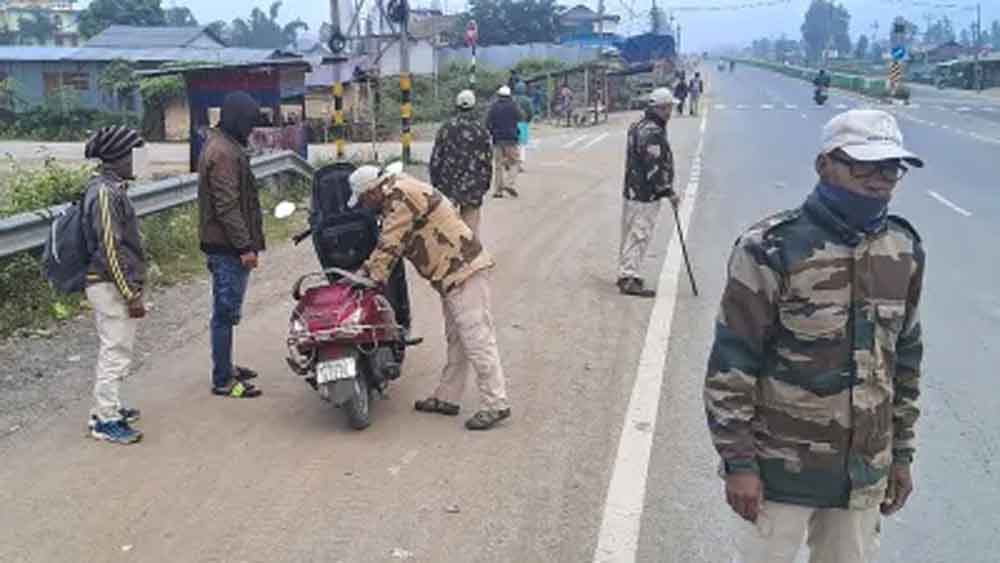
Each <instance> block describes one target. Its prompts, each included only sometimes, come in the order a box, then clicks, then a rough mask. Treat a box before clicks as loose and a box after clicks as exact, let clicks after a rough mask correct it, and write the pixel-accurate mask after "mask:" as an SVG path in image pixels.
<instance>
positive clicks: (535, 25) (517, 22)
mask: <svg viewBox="0 0 1000 563" xmlns="http://www.w3.org/2000/svg"><path fill="white" fill-rule="evenodd" d="M558 15H559V8H558V7H557V6H556V3H555V0H470V1H469V13H468V17H467V19H473V20H476V23H478V24H479V42H480V43H481V44H483V45H507V44H511V43H536V42H537V43H551V42H554V41H555V40H556V37H557V35H558V34H559V24H558ZM464 25H465V22H463V23H462V26H463V27H464Z"/></svg>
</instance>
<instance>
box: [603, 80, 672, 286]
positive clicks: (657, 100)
mask: <svg viewBox="0 0 1000 563" xmlns="http://www.w3.org/2000/svg"><path fill="white" fill-rule="evenodd" d="M674 103H675V100H674V97H673V95H672V94H671V93H670V91H669V90H667V89H666V88H659V89H657V90H654V91H653V93H652V94H650V103H649V108H648V109H647V110H646V113H645V115H643V117H642V119H640V120H639V121H637V122H635V123H633V124H632V126H631V127H629V130H628V148H627V150H626V160H625V190H624V197H625V202H624V204H623V205H622V238H621V247H620V248H619V253H618V289H619V290H620V291H621V292H622V293H623V294H625V295H635V296H638V297H655V296H656V293H655V292H654V291H653V290H651V289H646V288H645V287H644V283H643V281H642V278H641V277H639V268H640V267H641V266H642V260H643V258H645V256H646V250H647V249H648V248H649V243H650V242H651V241H652V240H653V232H654V231H655V229H656V219H657V217H659V215H660V200H662V199H663V198H668V199H669V200H670V203H671V204H672V205H677V203H678V201H679V199H678V197H677V194H676V193H675V192H674V153H673V151H672V150H671V149H670V143H669V142H668V141H667V122H668V121H669V120H670V114H671V113H672V112H673V106H674Z"/></svg>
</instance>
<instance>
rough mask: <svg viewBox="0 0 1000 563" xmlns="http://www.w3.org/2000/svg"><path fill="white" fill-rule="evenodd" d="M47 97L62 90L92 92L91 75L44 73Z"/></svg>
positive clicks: (82, 73)
mask: <svg viewBox="0 0 1000 563" xmlns="http://www.w3.org/2000/svg"><path fill="white" fill-rule="evenodd" d="M42 80H43V81H44V83H45V95H46V96H51V95H52V94H53V93H55V92H56V91H57V90H59V89H60V88H72V89H74V90H76V91H77V92H86V91H88V90H90V74H88V73H86V72H44V73H42Z"/></svg>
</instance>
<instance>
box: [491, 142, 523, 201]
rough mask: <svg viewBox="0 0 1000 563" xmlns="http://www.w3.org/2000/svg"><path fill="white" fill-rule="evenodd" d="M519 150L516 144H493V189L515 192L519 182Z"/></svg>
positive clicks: (502, 193)
mask: <svg viewBox="0 0 1000 563" xmlns="http://www.w3.org/2000/svg"><path fill="white" fill-rule="evenodd" d="M517 163H518V150H517V145H516V144H510V145H506V144H504V145H494V146H493V190H494V191H495V192H496V193H497V194H499V195H504V192H508V193H510V194H511V195H513V194H514V189H515V188H516V184H517V172H518V166H517Z"/></svg>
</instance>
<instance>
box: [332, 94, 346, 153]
mask: <svg viewBox="0 0 1000 563" xmlns="http://www.w3.org/2000/svg"><path fill="white" fill-rule="evenodd" d="M333 140H334V143H336V145H337V160H344V83H343V82H341V81H340V80H338V81H336V82H335V83H334V84H333Z"/></svg>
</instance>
